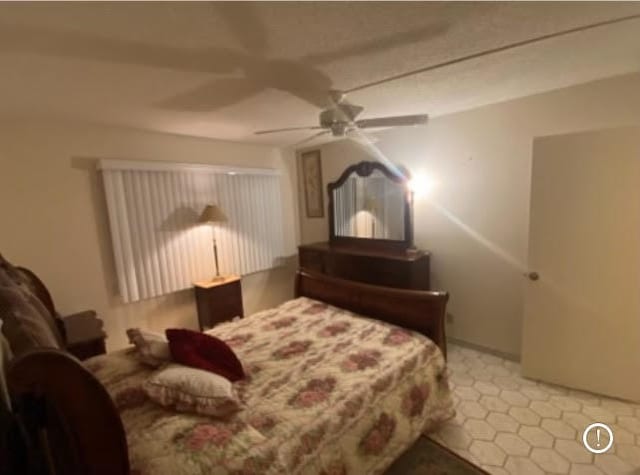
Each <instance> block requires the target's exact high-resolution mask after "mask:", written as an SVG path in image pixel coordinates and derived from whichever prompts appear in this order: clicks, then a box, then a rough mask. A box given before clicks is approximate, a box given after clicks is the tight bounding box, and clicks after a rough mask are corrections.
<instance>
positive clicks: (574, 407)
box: [549, 395, 582, 412]
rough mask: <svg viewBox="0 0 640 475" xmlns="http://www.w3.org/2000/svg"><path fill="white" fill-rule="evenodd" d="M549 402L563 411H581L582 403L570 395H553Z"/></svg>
mask: <svg viewBox="0 0 640 475" xmlns="http://www.w3.org/2000/svg"><path fill="white" fill-rule="evenodd" d="M549 402H550V403H551V404H552V405H554V406H555V407H557V408H558V409H560V410H561V411H574V412H577V411H580V408H581V407H582V405H581V404H580V403H579V402H578V401H576V400H575V399H573V398H571V397H569V396H556V395H554V396H551V397H550V398H549Z"/></svg>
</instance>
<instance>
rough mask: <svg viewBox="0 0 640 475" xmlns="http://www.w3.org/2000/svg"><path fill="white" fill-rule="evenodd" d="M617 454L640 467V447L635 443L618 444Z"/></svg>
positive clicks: (630, 463) (634, 465)
mask: <svg viewBox="0 0 640 475" xmlns="http://www.w3.org/2000/svg"><path fill="white" fill-rule="evenodd" d="M614 438H615V433H614ZM616 455H617V456H618V457H620V458H621V459H622V460H624V461H625V462H627V463H628V464H629V465H631V466H632V467H640V447H637V446H635V445H627V444H616Z"/></svg>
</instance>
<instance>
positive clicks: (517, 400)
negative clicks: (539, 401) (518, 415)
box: [500, 390, 531, 407]
mask: <svg viewBox="0 0 640 475" xmlns="http://www.w3.org/2000/svg"><path fill="white" fill-rule="evenodd" d="M500 399H502V400H504V401H505V402H506V403H507V404H511V405H512V406H519V407H527V406H528V405H529V403H530V402H531V401H530V400H529V398H528V397H526V396H525V395H523V394H522V393H520V392H519V391H511V390H504V391H502V392H501V393H500Z"/></svg>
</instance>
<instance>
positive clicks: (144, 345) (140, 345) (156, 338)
mask: <svg viewBox="0 0 640 475" xmlns="http://www.w3.org/2000/svg"><path fill="white" fill-rule="evenodd" d="M127 336H128V337H129V343H133V344H134V345H135V346H136V348H137V350H138V356H139V358H140V360H141V361H142V362H143V363H145V364H148V365H149V366H153V367H154V368H157V367H158V366H162V365H163V364H165V363H166V362H168V361H171V352H170V351H169V342H168V341H167V339H166V338H165V336H164V335H163V334H162V333H156V332H150V331H147V330H141V329H139V328H129V329H128V330H127Z"/></svg>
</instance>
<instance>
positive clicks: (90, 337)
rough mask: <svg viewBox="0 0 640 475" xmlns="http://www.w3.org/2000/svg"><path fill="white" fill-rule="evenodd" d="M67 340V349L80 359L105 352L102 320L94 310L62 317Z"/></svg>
mask: <svg viewBox="0 0 640 475" xmlns="http://www.w3.org/2000/svg"><path fill="white" fill-rule="evenodd" d="M63 322H64V328H65V333H66V340H67V351H68V352H69V353H71V354H72V355H73V356H75V357H76V358H78V359H80V360H86V359H87V358H91V357H92V356H98V355H103V354H105V353H106V352H107V348H106V345H105V339H106V337H107V335H106V334H105V333H104V331H103V330H102V325H103V323H102V320H100V319H99V318H97V317H96V314H95V312H93V311H87V312H81V313H76V314H73V315H69V316H68V317H64V318H63Z"/></svg>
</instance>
